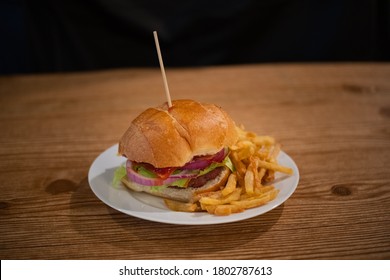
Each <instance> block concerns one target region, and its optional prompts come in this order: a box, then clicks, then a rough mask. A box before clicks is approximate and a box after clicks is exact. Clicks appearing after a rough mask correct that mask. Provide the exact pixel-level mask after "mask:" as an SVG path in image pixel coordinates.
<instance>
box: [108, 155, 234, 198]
mask: <svg viewBox="0 0 390 280" xmlns="http://www.w3.org/2000/svg"><path fill="white" fill-rule="evenodd" d="M224 166H226V167H228V168H229V169H230V170H232V171H233V164H232V162H231V161H230V159H229V156H228V149H222V150H221V151H219V152H218V153H216V154H215V155H211V156H210V155H208V156H196V157H194V158H193V159H192V160H191V161H189V162H188V163H187V164H185V165H184V166H182V167H167V168H155V167H154V166H152V165H150V164H148V163H139V162H133V161H130V160H127V162H126V167H122V170H121V171H119V170H118V172H116V173H118V174H115V177H118V176H121V177H120V178H122V177H123V176H124V175H127V178H128V179H129V180H131V181H133V182H135V183H138V184H140V185H144V186H152V187H154V189H155V190H156V191H158V190H159V189H160V188H164V187H180V188H186V187H192V188H197V187H201V186H203V185H204V184H205V183H206V182H207V181H209V180H212V179H214V178H215V177H217V176H218V175H219V174H220V172H221V171H222V170H223V168H222V167H224ZM117 181H118V180H117ZM119 181H120V179H119Z"/></svg>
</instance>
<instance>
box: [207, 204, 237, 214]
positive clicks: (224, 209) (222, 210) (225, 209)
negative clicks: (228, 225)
mask: <svg viewBox="0 0 390 280" xmlns="http://www.w3.org/2000/svg"><path fill="white" fill-rule="evenodd" d="M242 211H244V208H241V207H240V206H239V205H232V204H225V205H217V206H216V207H215V209H214V214H215V215H218V216H227V215H230V214H232V213H239V212H242Z"/></svg>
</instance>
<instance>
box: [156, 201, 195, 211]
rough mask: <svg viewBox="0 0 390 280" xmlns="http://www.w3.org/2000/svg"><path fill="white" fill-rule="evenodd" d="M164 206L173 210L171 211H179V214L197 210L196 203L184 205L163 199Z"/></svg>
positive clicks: (183, 203) (184, 203)
mask: <svg viewBox="0 0 390 280" xmlns="http://www.w3.org/2000/svg"><path fill="white" fill-rule="evenodd" d="M164 203H165V205H166V206H167V207H168V208H169V209H171V210H173V211H179V212H195V211H197V210H199V209H198V205H197V204H196V203H186V202H179V201H175V200H170V199H164Z"/></svg>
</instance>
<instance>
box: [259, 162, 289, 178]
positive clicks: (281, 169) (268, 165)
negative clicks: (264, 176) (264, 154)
mask: <svg viewBox="0 0 390 280" xmlns="http://www.w3.org/2000/svg"><path fill="white" fill-rule="evenodd" d="M258 164H259V167H263V168H266V169H271V170H274V171H278V172H282V173H285V174H289V175H292V174H293V170H292V169H291V168H289V167H285V166H282V165H279V164H277V163H272V162H267V161H264V160H258Z"/></svg>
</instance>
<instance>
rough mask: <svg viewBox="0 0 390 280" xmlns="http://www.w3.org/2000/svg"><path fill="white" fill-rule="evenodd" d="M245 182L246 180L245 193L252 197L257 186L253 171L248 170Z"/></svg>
mask: <svg viewBox="0 0 390 280" xmlns="http://www.w3.org/2000/svg"><path fill="white" fill-rule="evenodd" d="M244 180H245V192H246V193H247V194H249V195H252V194H253V192H254V186H255V183H254V174H253V172H252V170H249V169H248V170H247V171H246V173H245V177H244Z"/></svg>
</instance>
